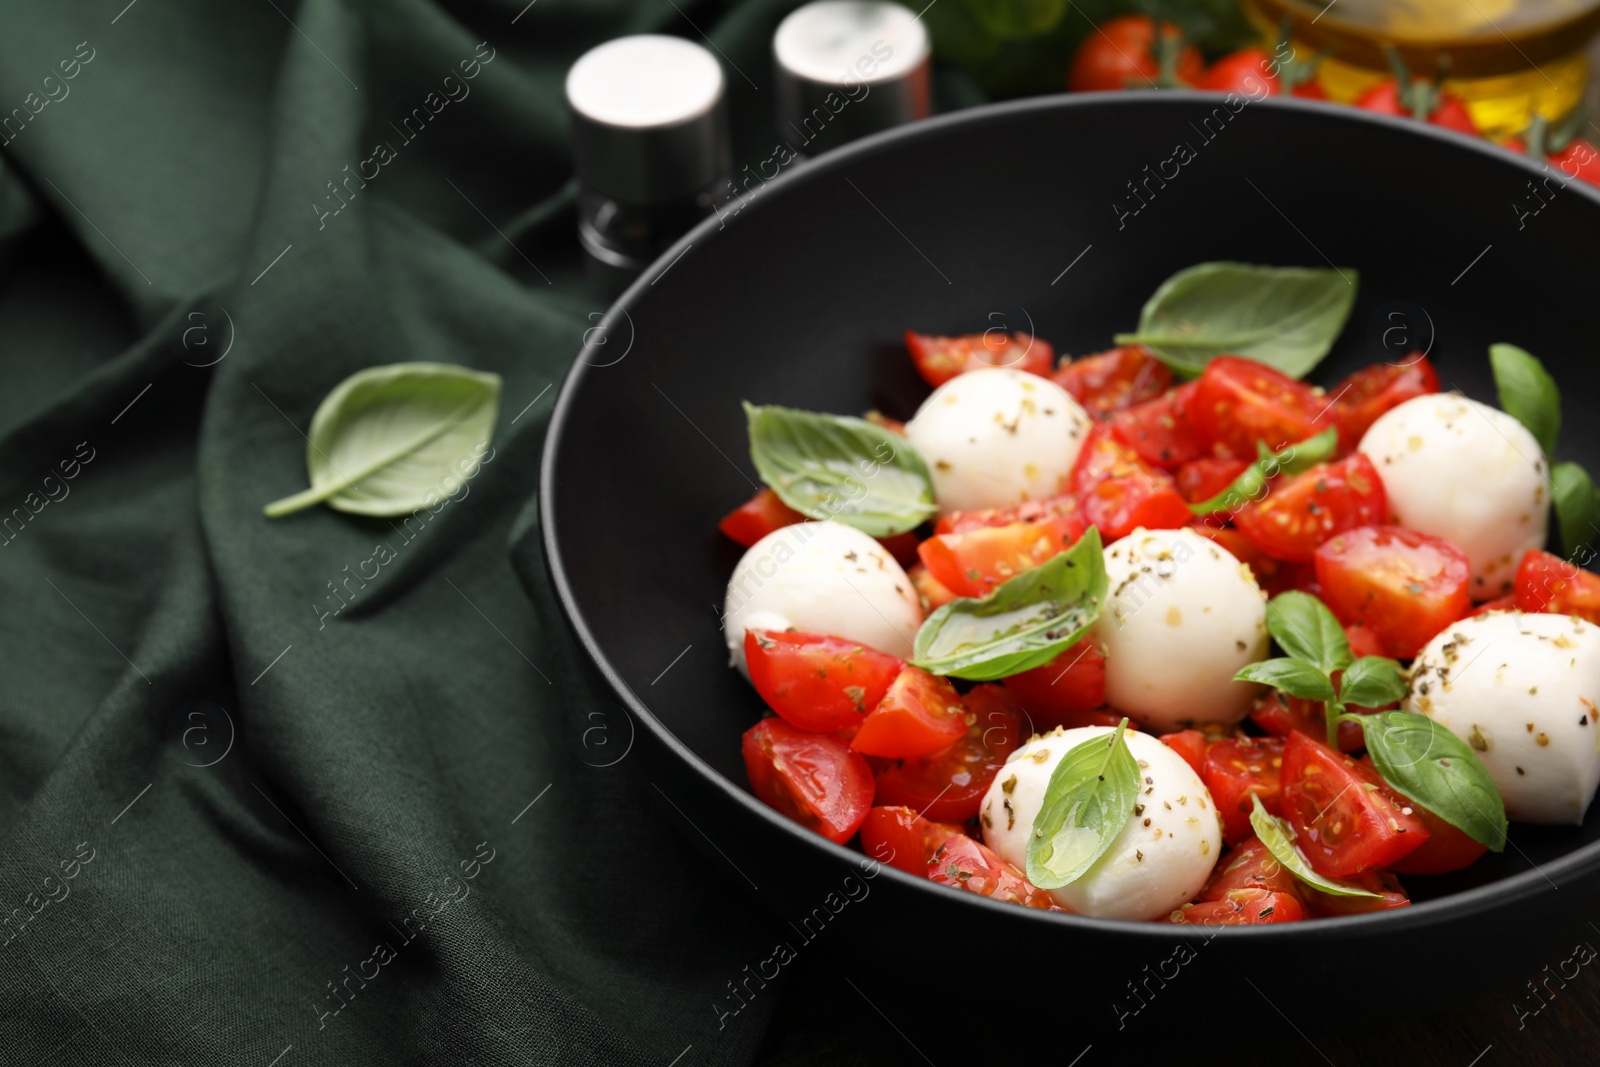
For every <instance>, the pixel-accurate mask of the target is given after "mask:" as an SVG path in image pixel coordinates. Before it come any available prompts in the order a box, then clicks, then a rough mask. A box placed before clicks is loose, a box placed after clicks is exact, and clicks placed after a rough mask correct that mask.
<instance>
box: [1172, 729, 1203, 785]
mask: <svg viewBox="0 0 1600 1067" xmlns="http://www.w3.org/2000/svg"><path fill="white" fill-rule="evenodd" d="M1160 740H1161V743H1162V744H1163V745H1166V746H1167V747H1168V748H1170V749H1172V751H1174V752H1176V753H1177V754H1178V755H1180V756H1182V757H1183V762H1185V763H1187V764H1188V765H1189V766H1191V767H1193V768H1194V773H1196V774H1199V773H1200V772H1201V770H1202V769H1203V768H1204V767H1205V765H1206V747H1207V746H1208V745H1209V744H1210V742H1209V741H1207V740H1206V735H1205V734H1203V733H1201V732H1200V731H1199V730H1179V731H1178V732H1176V733H1171V734H1162V735H1161V738H1160Z"/></svg>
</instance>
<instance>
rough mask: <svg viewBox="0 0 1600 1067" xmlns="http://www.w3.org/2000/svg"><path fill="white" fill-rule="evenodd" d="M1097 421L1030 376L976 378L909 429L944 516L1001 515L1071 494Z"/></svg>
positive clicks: (945, 390) (947, 388) (969, 377)
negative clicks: (982, 511)
mask: <svg viewBox="0 0 1600 1067" xmlns="http://www.w3.org/2000/svg"><path fill="white" fill-rule="evenodd" d="M1088 434H1089V416H1088V415H1086V414H1084V411H1083V408H1081V407H1079V406H1078V402H1077V401H1076V400H1074V399H1072V396H1071V394H1069V393H1068V392H1067V391H1066V390H1065V389H1063V388H1061V387H1060V386H1059V385H1057V384H1056V383H1055V382H1052V381H1051V380H1050V379H1048V378H1041V377H1039V376H1038V375H1036V374H1028V373H1026V372H1024V371H1018V370H1008V369H1003V368H993V369H986V370H975V371H968V372H967V373H965V374H962V375H958V376H957V377H955V378H952V379H951V380H950V381H948V382H946V383H945V384H943V385H941V386H940V387H939V388H937V389H935V390H934V391H933V395H932V396H930V397H928V399H927V400H925V401H923V404H922V407H920V408H918V409H917V414H916V416H915V417H914V418H912V420H911V421H910V422H908V423H906V437H907V438H909V439H910V441H911V445H912V447H913V448H915V449H916V450H917V452H918V454H920V455H921V456H922V458H923V459H924V460H926V461H927V463H928V470H929V471H930V472H931V473H932V475H933V492H934V497H935V498H936V499H937V500H938V502H939V509H940V510H941V511H943V512H946V513H948V512H951V511H971V510H975V509H978V508H998V507H1006V506H1008V505H1011V504H1020V503H1022V502H1023V501H1025V500H1039V499H1043V498H1045V497H1050V496H1055V495H1057V494H1058V493H1062V492H1065V491H1066V488H1067V485H1066V481H1067V476H1068V475H1069V474H1071V473H1072V464H1073V462H1074V461H1075V460H1076V459H1077V458H1078V450H1079V449H1080V448H1081V447H1082V445H1083V442H1084V440H1085V439H1087V437H1088Z"/></svg>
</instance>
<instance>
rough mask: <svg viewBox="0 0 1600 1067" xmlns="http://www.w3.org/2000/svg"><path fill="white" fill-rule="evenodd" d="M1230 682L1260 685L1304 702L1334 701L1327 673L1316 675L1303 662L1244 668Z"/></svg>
mask: <svg viewBox="0 0 1600 1067" xmlns="http://www.w3.org/2000/svg"><path fill="white" fill-rule="evenodd" d="M1233 680H1234V681H1236V682H1260V683H1262V684H1263V685H1270V686H1272V688H1274V689H1282V690H1283V691H1284V692H1285V693H1288V694H1289V695H1290V696H1296V697H1301V698H1302V699H1305V700H1321V701H1329V700H1332V699H1333V683H1332V682H1331V681H1329V680H1328V674H1327V672H1326V671H1319V670H1317V668H1316V667H1314V666H1312V665H1311V664H1309V663H1307V662H1305V661H1304V660H1298V659H1293V658H1290V657H1284V658H1282V659H1268V660H1262V661H1261V662H1260V663H1250V664H1247V665H1245V666H1244V667H1243V668H1241V669H1240V671H1239V673H1238V674H1236V675H1234V676H1233Z"/></svg>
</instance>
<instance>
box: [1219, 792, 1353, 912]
mask: <svg viewBox="0 0 1600 1067" xmlns="http://www.w3.org/2000/svg"><path fill="white" fill-rule="evenodd" d="M1250 799H1251V801H1252V802H1253V803H1254V804H1255V810H1253V811H1252V812H1250V826H1251V828H1252V829H1254V830H1255V832H1256V836H1257V837H1259V838H1261V843H1262V844H1263V845H1266V846H1267V851H1268V852H1270V853H1272V858H1273V859H1275V860H1277V861H1278V862H1279V863H1281V864H1283V865H1284V866H1285V867H1287V868H1288V869H1289V873H1290V874H1292V875H1294V876H1295V877H1296V878H1298V879H1300V880H1301V881H1302V882H1304V883H1305V884H1306V885H1308V886H1311V887H1312V888H1313V889H1320V890H1321V891H1322V892H1324V893H1332V894H1333V895H1334V896H1336V897H1378V896H1381V895H1382V894H1380V893H1372V892H1368V891H1367V890H1365V889H1362V888H1361V887H1360V886H1354V885H1346V884H1345V883H1344V882H1336V881H1334V880H1333V879H1332V878H1324V877H1323V876H1322V875H1320V874H1318V873H1317V872H1316V871H1315V870H1313V869H1312V867H1311V863H1310V861H1309V860H1307V859H1306V857H1305V854H1304V853H1303V852H1301V851H1300V846H1298V845H1296V844H1295V843H1294V840H1295V832H1294V827H1293V826H1291V825H1289V820H1287V819H1280V818H1278V817H1277V816H1276V815H1273V814H1272V813H1271V812H1270V811H1268V810H1267V809H1266V808H1264V807H1262V806H1261V798H1260V797H1258V796H1256V794H1254V793H1251V794H1250Z"/></svg>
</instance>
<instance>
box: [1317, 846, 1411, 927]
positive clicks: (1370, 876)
mask: <svg viewBox="0 0 1600 1067" xmlns="http://www.w3.org/2000/svg"><path fill="white" fill-rule="evenodd" d="M1422 847H1423V848H1427V846H1426V845H1424V846H1422ZM1340 880H1341V881H1344V882H1348V883H1349V884H1351V885H1354V886H1356V887H1357V888H1360V889H1365V890H1366V891H1367V892H1369V893H1377V894H1379V896H1378V897H1377V898H1376V899H1374V898H1372V897H1342V896H1338V895H1337V894H1334V893H1324V892H1322V891H1321V890H1319V889H1313V888H1311V887H1310V886H1306V887H1305V892H1304V893H1303V894H1302V896H1303V897H1304V898H1305V902H1306V910H1307V911H1309V912H1310V913H1311V914H1312V915H1364V914H1366V913H1367V912H1369V911H1388V910H1389V909H1391V908H1403V907H1406V906H1407V905H1409V904H1410V903H1411V898H1410V897H1409V896H1407V895H1406V890H1405V887H1404V886H1402V885H1401V884H1400V879H1398V878H1396V877H1395V876H1394V875H1392V874H1390V873H1389V872H1388V871H1367V872H1366V873H1364V874H1358V875H1355V876H1354V877H1351V878H1343V879H1340Z"/></svg>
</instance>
